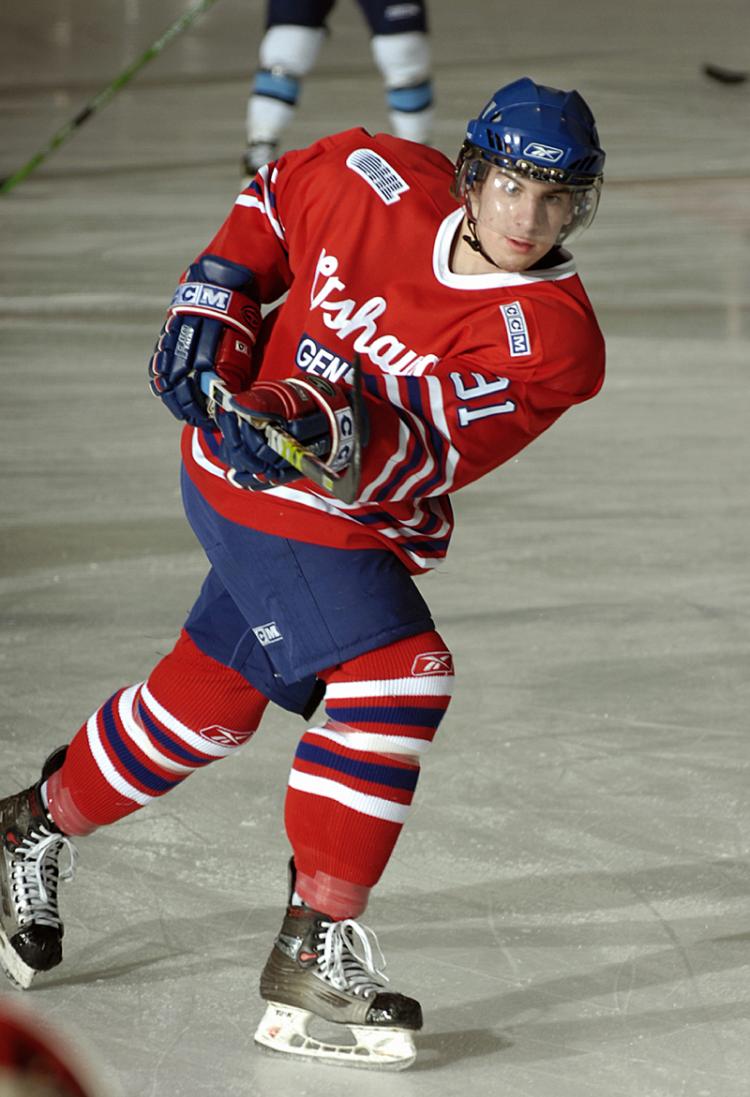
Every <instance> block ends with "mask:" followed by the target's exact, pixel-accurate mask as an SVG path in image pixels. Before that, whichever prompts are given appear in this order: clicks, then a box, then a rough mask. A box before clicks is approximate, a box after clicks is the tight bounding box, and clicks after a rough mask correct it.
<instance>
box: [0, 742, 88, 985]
mask: <svg viewBox="0 0 750 1097" xmlns="http://www.w3.org/2000/svg"><path fill="white" fill-rule="evenodd" d="M66 749H67V748H65V747H63V748H60V749H59V750H56V751H55V752H54V753H53V754H51V755H50V757H49V758H48V759H47V761H46V762H45V764H44V768H43V770H42V776H41V779H40V780H39V781H38V782H37V783H36V784H35V785H32V786H31V788H27V789H24V791H23V792H18V793H16V794H15V795H14V796H8V797H6V798H5V799H4V800H0V835H2V856H1V857H0V894H1V896H2V903H1V904H0V964H2V967H3V970H4V971H5V973H6V975H7V976H8V978H9V979H10V980H11V981H12V982H13V983H15V984H16V985H17V986H19V987H22V988H24V989H25V988H27V987H29V986H31V983H32V980H33V979H34V977H35V976H36V975H37V974H38V972H40V971H49V970H50V968H53V967H56V966H57V965H58V964H59V963H60V961H61V960H62V937H63V925H62V921H61V919H60V912H59V909H58V903H57V889H58V883H59V881H60V880H68V879H70V878H71V877H72V875H73V871H74V867H75V858H76V849H75V846H74V845H73V843H72V842H71V840H70V838H68V837H66V836H65V835H64V834H63V833H62V832H61V831H60V829H59V828H58V827H57V826H55V824H54V823H53V822H52V820H51V819H50V817H49V815H48V813H47V811H46V810H45V807H44V803H43V800H42V785H43V784H44V782H45V781H46V780H47V778H48V777H50V776H51V775H52V774H53V773H54V772H56V771H57V770H58V769H59V768H60V766H61V765H62V764H63V761H64V759H65V751H66ZM64 850H67V853H68V855H69V864H68V866H67V868H66V869H64V870H63V871H62V872H61V871H60V855H61V854H62V853H63V851H64Z"/></svg>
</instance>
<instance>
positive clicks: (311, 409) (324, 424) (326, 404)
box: [216, 376, 354, 491]
mask: <svg viewBox="0 0 750 1097" xmlns="http://www.w3.org/2000/svg"><path fill="white" fill-rule="evenodd" d="M232 406H233V407H234V408H235V409H236V412H235V411H224V410H218V411H217V413H216V422H217V424H218V427H219V429H220V431H221V434H222V438H223V444H222V449H223V456H224V460H225V461H226V463H227V464H228V465H231V467H232V470H233V473H232V480H233V481H234V482H235V483H237V484H240V485H241V486H242V487H246V488H250V489H251V490H254V491H263V490H265V489H266V488H269V487H275V486H277V485H279V484H288V483H290V482H291V481H293V480H298V479H300V478H301V476H302V474H301V473H300V472H299V471H298V470H297V469H296V468H293V467H292V465H290V464H288V463H287V462H286V461H285V460H284V458H283V457H281V456H280V455H279V454H278V453H276V452H275V451H274V450H273V449H271V447H270V446H269V445H268V443H267V439H266V433H265V427H266V426H267V425H269V424H272V425H274V426H276V427H279V428H281V429H282V430H284V431H285V432H286V433H287V434H290V435H291V436H292V437H293V438H295V439H296V440H297V441H298V442H301V443H302V444H303V445H304V446H305V448H306V449H309V450H310V451H311V452H312V453H314V454H315V455H316V456H318V457H320V458H321V459H323V460H325V461H326V463H327V464H328V465H330V467H331V468H333V469H335V470H336V471H339V470H342V469H344V468H346V466H347V464H348V462H349V460H350V458H351V453H352V450H353V444H352V443H353V429H354V428H353V417H352V411H351V406H350V403H349V399H348V396H347V390H346V388H345V387H344V386H341V385H334V384H331V382H330V381H326V380H324V379H323V378H321V377H315V376H307V377H304V378H294V379H289V380H286V381H259V382H257V383H256V384H255V385H253V386H252V388H250V389H248V390H247V391H246V392H240V393H237V394H236V395H235V396H234V398H233V400H232ZM248 420H249V421H248Z"/></svg>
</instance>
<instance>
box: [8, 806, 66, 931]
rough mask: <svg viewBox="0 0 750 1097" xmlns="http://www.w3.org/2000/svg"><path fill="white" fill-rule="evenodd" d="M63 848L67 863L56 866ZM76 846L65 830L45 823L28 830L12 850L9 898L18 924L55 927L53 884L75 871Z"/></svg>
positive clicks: (58, 917)
mask: <svg viewBox="0 0 750 1097" xmlns="http://www.w3.org/2000/svg"><path fill="white" fill-rule="evenodd" d="M63 849H65V850H66V851H67V854H68V859H69V860H68V864H67V866H66V867H65V868H64V869H62V870H61V869H60V865H59V858H60V854H61V853H62V851H63ZM77 859H78V850H77V849H76V847H75V846H74V845H73V843H72V842H71V840H70V838H68V837H67V836H66V835H65V834H58V833H57V832H55V831H50V830H48V829H47V827H45V826H41V827H39V828H37V829H36V830H32V831H30V832H29V833H28V834H27V835H26V837H25V838H24V839H23V841H21V842H19V844H18V845H17V846H16V848H15V849H14V851H13V864H12V870H11V878H12V886H13V898H14V900H15V903H16V907H17V916H18V921H19V924H20V925H23V924H24V923H26V922H30V921H34V922H35V923H37V924H39V925H46V926H52V927H53V928H58V927H59V926H60V925H61V924H62V922H61V920H60V915H59V913H58V909H57V885H58V883H59V881H60V880H72V879H73V876H74V875H75V867H76V861H77Z"/></svg>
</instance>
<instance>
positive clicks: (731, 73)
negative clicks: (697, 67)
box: [703, 63, 750, 84]
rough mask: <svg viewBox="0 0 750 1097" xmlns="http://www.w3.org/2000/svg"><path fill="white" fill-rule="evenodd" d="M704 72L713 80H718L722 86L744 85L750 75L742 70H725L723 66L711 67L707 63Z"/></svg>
mask: <svg viewBox="0 0 750 1097" xmlns="http://www.w3.org/2000/svg"><path fill="white" fill-rule="evenodd" d="M703 72H704V73H705V75H706V76H710V77H711V79H712V80H718V81H719V83H720V84H744V83H745V81H746V80H747V78H748V75H750V73H747V72H744V71H743V70H742V69H725V68H724V66H723V65H711V64H709V63H706V64H705V65H704V66H703Z"/></svg>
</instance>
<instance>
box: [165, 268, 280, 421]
mask: <svg viewBox="0 0 750 1097" xmlns="http://www.w3.org/2000/svg"><path fill="white" fill-rule="evenodd" d="M254 277H255V276H254V275H253V272H252V271H251V270H250V269H249V268H248V267H242V266H240V265H239V264H238V263H232V262H230V261H229V260H228V259H221V258H220V257H219V256H216V255H204V256H202V258H201V259H199V260H198V262H196V263H193V265H192V266H191V267H190V268H189V269H188V272H187V278H186V280H185V281H184V282H182V283H181V284H180V285H179V286H178V287H177V289H176V290H175V293H174V297H173V298H172V303H171V305H170V306H169V310H168V312H167V318H166V321H165V323H164V326H163V328H162V329H161V332H160V333H159V339H158V342H157V344H156V346H155V347H154V353H153V355H152V357H151V360H150V362H149V365H148V373H149V385H150V388H151V391H152V392H153V393H154V395H155V396H158V397H160V398H161V400H162V401H163V402H164V403H165V404H166V406H167V407H168V408H169V410H170V411H171V412H172V414H173V415H174V416H175V417H176V418H177V419H182V420H184V421H185V422H187V423H192V425H193V426H198V427H207V428H209V429H213V428H214V426H215V424H214V423H213V422H212V421H211V419H210V418H209V417H208V414H207V412H206V399H205V396H204V395H203V392H202V391H201V387H200V377H199V375H200V374H201V373H204V372H207V371H211V372H213V373H215V374H217V375H218V376H219V377H220V378H221V380H222V381H223V383H224V384H225V385H226V387H227V388H228V389H229V390H230V391H231V392H239V391H240V390H241V389H246V388H247V387H248V386H249V385H250V383H251V382H252V353H253V344H254V343H255V338H256V335H257V333H258V329H259V327H260V324H261V313H260V307H259V305H258V303H257V301H255V300H253V298H252V297H251V296H249V294H250V293H252V292H253V283H254Z"/></svg>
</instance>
